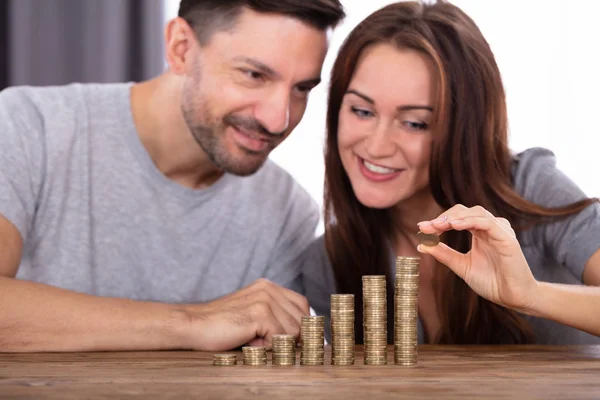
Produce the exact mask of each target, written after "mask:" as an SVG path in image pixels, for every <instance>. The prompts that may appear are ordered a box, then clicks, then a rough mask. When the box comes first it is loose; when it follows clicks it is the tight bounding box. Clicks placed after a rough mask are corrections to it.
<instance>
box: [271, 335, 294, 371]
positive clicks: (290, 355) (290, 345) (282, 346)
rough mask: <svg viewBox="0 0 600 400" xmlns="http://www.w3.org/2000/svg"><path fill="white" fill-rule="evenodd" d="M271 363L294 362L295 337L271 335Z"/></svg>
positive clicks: (289, 363)
mask: <svg viewBox="0 0 600 400" xmlns="http://www.w3.org/2000/svg"><path fill="white" fill-rule="evenodd" d="M272 338H273V365H294V364H296V337H295V336H294V335H273V336H272Z"/></svg>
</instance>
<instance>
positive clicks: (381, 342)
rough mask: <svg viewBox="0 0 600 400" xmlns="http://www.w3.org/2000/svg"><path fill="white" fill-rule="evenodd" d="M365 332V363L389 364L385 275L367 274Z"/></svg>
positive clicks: (364, 288) (364, 285)
mask: <svg viewBox="0 0 600 400" xmlns="http://www.w3.org/2000/svg"><path fill="white" fill-rule="evenodd" d="M362 282H363V333H364V336H363V337H364V354H365V359H364V363H365V365H385V364H387V297H386V295H387V292H386V279H385V275H365V276H363V277H362Z"/></svg>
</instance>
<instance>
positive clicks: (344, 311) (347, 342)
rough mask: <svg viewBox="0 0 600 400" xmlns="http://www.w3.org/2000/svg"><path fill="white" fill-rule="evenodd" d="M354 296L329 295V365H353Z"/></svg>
mask: <svg viewBox="0 0 600 400" xmlns="http://www.w3.org/2000/svg"><path fill="white" fill-rule="evenodd" d="M354 342H355V335H354V295H353V294H332V295H331V364H333V365H352V364H354Z"/></svg>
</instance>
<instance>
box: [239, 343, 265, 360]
mask: <svg viewBox="0 0 600 400" xmlns="http://www.w3.org/2000/svg"><path fill="white" fill-rule="evenodd" d="M242 351H243V352H244V365H267V349H266V348H264V347H259V346H246V347H242Z"/></svg>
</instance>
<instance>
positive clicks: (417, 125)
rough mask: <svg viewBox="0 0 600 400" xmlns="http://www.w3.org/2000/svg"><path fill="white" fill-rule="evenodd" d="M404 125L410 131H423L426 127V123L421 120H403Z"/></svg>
mask: <svg viewBox="0 0 600 400" xmlns="http://www.w3.org/2000/svg"><path fill="white" fill-rule="evenodd" d="M404 125H405V126H406V127H407V128H408V129H410V130H412V131H424V130H426V129H427V124H425V123H423V122H414V121H404Z"/></svg>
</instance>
